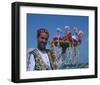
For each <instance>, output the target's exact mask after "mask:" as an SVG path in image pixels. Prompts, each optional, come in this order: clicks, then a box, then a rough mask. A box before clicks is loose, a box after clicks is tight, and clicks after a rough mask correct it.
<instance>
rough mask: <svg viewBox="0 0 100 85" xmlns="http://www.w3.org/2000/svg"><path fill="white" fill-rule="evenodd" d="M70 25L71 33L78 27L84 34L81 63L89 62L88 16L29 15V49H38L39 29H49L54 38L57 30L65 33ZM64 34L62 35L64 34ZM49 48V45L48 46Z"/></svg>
mask: <svg viewBox="0 0 100 85" xmlns="http://www.w3.org/2000/svg"><path fill="white" fill-rule="evenodd" d="M66 25H70V29H71V33H72V34H73V33H74V31H73V27H74V26H75V25H77V27H78V29H79V30H82V31H83V32H84V37H83V40H82V43H81V45H80V54H79V61H80V63H87V62H88V16H77V15H74V16H71V15H49V14H27V49H29V48H36V47H37V39H36V31H37V29H38V28H41V27H44V28H47V29H48V31H49V33H50V37H49V41H50V40H51V38H52V37H53V36H54V34H55V32H56V28H57V27H59V28H61V29H62V31H63V33H64V32H65V26H66ZM63 33H62V34H63ZM47 47H48V48H49V43H48V45H47Z"/></svg>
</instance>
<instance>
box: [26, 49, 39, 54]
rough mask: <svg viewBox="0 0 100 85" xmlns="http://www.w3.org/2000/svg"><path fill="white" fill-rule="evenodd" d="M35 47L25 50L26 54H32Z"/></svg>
mask: <svg viewBox="0 0 100 85" xmlns="http://www.w3.org/2000/svg"><path fill="white" fill-rule="evenodd" d="M36 50H37V49H36V48H29V49H28V50H27V53H28V54H33V52H35V51H36Z"/></svg>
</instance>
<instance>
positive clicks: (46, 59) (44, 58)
mask: <svg viewBox="0 0 100 85" xmlns="http://www.w3.org/2000/svg"><path fill="white" fill-rule="evenodd" d="M48 38H49V32H48V31H47V30H46V29H45V28H40V29H38V30H37V48H35V49H34V50H33V51H31V52H29V53H28V55H29V57H28V60H27V70H28V71H33V70H51V69H57V68H58V67H57V65H56V59H55V58H53V57H52V56H51V54H52V53H51V51H50V50H48V49H46V45H47V41H48Z"/></svg>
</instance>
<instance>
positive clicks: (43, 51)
mask: <svg viewBox="0 0 100 85" xmlns="http://www.w3.org/2000/svg"><path fill="white" fill-rule="evenodd" d="M38 49H39V50H40V51H41V52H42V53H45V52H46V48H38Z"/></svg>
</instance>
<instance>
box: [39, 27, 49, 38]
mask: <svg viewBox="0 0 100 85" xmlns="http://www.w3.org/2000/svg"><path fill="white" fill-rule="evenodd" d="M41 33H46V34H47V35H48V37H49V32H48V30H47V29H46V28H39V29H38V30H37V38H38V37H39V36H40V34H41Z"/></svg>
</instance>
